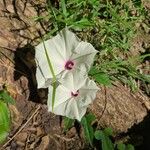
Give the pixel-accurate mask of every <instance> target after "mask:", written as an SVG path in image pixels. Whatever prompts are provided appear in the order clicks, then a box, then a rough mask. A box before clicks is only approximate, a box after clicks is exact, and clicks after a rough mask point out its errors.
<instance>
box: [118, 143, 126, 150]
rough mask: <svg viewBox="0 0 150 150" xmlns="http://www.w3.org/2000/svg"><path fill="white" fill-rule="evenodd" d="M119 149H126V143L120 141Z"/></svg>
mask: <svg viewBox="0 0 150 150" xmlns="http://www.w3.org/2000/svg"><path fill="white" fill-rule="evenodd" d="M117 149H118V150H126V145H125V144H123V143H118V144H117Z"/></svg>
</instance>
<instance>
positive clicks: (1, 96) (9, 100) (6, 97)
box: [0, 90, 15, 104]
mask: <svg viewBox="0 0 150 150" xmlns="http://www.w3.org/2000/svg"><path fill="white" fill-rule="evenodd" d="M0 99H1V100H3V101H4V102H5V103H10V104H14V103H15V100H14V99H13V98H12V97H11V96H10V95H9V93H8V92H7V91H6V90H2V91H0Z"/></svg>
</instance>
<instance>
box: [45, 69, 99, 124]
mask: <svg viewBox="0 0 150 150" xmlns="http://www.w3.org/2000/svg"><path fill="white" fill-rule="evenodd" d="M61 82H62V84H60V85H58V87H57V89H56V95H55V103H54V107H53V111H52V99H51V98H52V88H53V87H52V86H50V87H49V94H48V104H47V105H48V110H49V111H51V112H53V113H55V114H56V115H62V116H66V117H69V118H71V119H77V120H79V121H80V120H81V118H82V117H83V116H84V114H85V113H86V110H87V107H88V105H89V104H90V103H91V102H92V101H93V100H94V99H95V97H96V92H97V91H98V89H99V88H98V87H97V86H96V84H95V82H94V81H92V80H90V79H89V78H88V77H87V76H84V75H81V73H80V72H79V71H75V72H74V74H72V73H71V72H70V73H68V74H67V75H65V76H64V78H63V79H62V80H61Z"/></svg>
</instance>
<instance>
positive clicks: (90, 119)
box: [81, 114, 96, 146]
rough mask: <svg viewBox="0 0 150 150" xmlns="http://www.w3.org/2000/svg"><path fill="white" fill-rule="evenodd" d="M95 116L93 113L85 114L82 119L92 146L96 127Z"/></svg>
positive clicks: (86, 136) (86, 137)
mask: <svg viewBox="0 0 150 150" xmlns="http://www.w3.org/2000/svg"><path fill="white" fill-rule="evenodd" d="M95 119H96V118H95V116H94V115H93V114H88V115H85V116H84V117H83V118H82V120H81V125H82V126H83V129H84V135H85V139H86V140H87V142H88V143H90V145H91V146H93V139H94V129H93V127H92V122H93V121H94V120H95Z"/></svg>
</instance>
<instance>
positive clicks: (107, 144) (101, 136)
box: [94, 130, 114, 150]
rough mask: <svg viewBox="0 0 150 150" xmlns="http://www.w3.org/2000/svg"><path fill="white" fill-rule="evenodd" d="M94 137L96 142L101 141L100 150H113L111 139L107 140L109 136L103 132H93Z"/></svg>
mask: <svg viewBox="0 0 150 150" xmlns="http://www.w3.org/2000/svg"><path fill="white" fill-rule="evenodd" d="M94 136H95V138H96V139H97V140H101V142H102V150H114V145H113V143H112V141H111V139H110V138H109V136H108V135H107V134H105V132H103V131H101V130H97V131H95V134H94Z"/></svg>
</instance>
